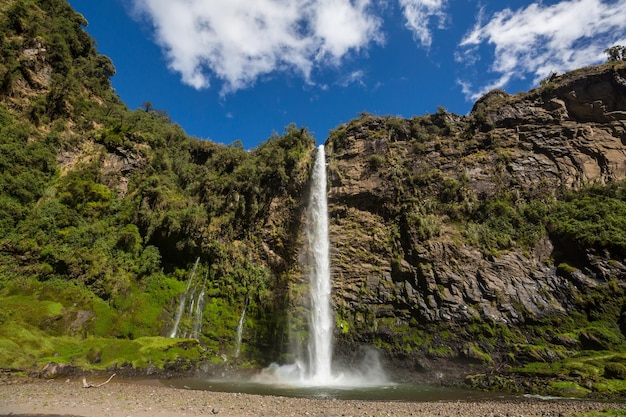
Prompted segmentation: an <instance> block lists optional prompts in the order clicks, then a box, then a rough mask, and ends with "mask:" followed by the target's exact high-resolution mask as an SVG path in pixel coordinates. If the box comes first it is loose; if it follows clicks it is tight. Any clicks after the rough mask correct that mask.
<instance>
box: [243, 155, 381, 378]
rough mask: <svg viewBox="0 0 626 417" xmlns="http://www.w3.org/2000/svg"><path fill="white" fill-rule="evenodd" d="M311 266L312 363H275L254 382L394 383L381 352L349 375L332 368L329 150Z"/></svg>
mask: <svg viewBox="0 0 626 417" xmlns="http://www.w3.org/2000/svg"><path fill="white" fill-rule="evenodd" d="M306 243H307V248H306V249H307V251H306V253H307V256H306V259H307V265H306V267H307V268H306V269H307V271H308V274H309V281H310V283H309V285H310V289H309V293H310V299H311V300H310V301H311V302H310V311H309V338H308V343H307V350H308V368H307V367H306V365H303V364H304V363H305V362H307V361H306V360H303V358H299V360H297V361H296V363H294V364H290V365H282V366H279V365H277V364H272V365H271V366H270V367H269V368H267V369H265V370H264V371H263V372H262V373H261V374H260V375H258V376H257V377H256V378H254V380H255V381H256V382H260V383H279V384H284V383H288V384H292V385H300V386H313V387H323V386H342V387H365V386H367V387H371V386H381V385H385V384H388V379H387V376H386V374H385V371H384V369H383V367H382V365H381V364H380V361H379V358H378V353H377V352H376V351H374V350H371V349H365V350H364V352H365V355H364V356H363V358H362V360H361V361H360V363H358V364H356V365H352V366H351V367H350V368H351V369H350V370H349V371H347V370H343V371H341V372H337V370H333V369H332V359H333V357H332V356H333V349H332V346H333V312H332V309H331V299H330V293H331V276H330V254H329V248H330V243H329V235H328V200H327V198H326V155H325V150H324V146H323V145H320V146H319V147H318V151H317V155H316V158H315V163H314V166H313V172H312V175H311V191H310V196H309V201H308V210H307V218H306Z"/></svg>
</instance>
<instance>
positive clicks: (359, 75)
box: [337, 70, 365, 87]
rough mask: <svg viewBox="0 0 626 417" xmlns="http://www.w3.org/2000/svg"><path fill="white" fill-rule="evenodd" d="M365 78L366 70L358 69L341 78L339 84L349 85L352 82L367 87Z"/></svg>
mask: <svg viewBox="0 0 626 417" xmlns="http://www.w3.org/2000/svg"><path fill="white" fill-rule="evenodd" d="M363 78H365V72H364V71H363V70H356V71H352V72H351V73H349V74H347V75H346V76H345V77H343V78H342V79H341V80H339V82H338V83H337V84H338V85H340V86H342V87H347V86H349V85H351V84H356V85H358V86H361V87H365V81H363Z"/></svg>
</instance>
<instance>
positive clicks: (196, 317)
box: [191, 272, 208, 339]
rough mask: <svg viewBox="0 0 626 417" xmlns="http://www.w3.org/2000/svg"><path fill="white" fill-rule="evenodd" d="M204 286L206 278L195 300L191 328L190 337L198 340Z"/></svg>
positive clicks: (200, 327)
mask: <svg viewBox="0 0 626 417" xmlns="http://www.w3.org/2000/svg"><path fill="white" fill-rule="evenodd" d="M207 274H208V272H207ZM205 284H206V277H205V278H204V281H203V282H202V289H201V290H200V294H198V298H197V299H196V309H195V310H194V312H193V325H192V326H191V337H193V338H195V339H200V331H201V330H202V312H203V311H204V286H205Z"/></svg>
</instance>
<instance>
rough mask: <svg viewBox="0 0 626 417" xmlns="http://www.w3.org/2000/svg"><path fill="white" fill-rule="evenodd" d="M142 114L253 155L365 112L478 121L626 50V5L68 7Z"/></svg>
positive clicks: (283, 0)
mask: <svg viewBox="0 0 626 417" xmlns="http://www.w3.org/2000/svg"><path fill="white" fill-rule="evenodd" d="M69 3H70V4H71V5H72V7H74V9H76V10H77V11H78V12H79V13H81V14H83V15H84V16H85V18H86V19H87V21H88V22H89V25H88V27H87V28H86V29H87V31H88V32H89V33H90V34H91V36H92V37H93V38H94V39H95V40H96V43H97V47H98V50H99V52H100V53H102V54H104V55H107V56H109V57H110V58H111V59H112V60H113V63H114V65H115V67H116V69H117V73H116V75H115V76H114V77H113V78H112V84H113V87H114V88H115V90H116V91H117V93H118V94H119V95H120V97H121V98H122V100H123V101H124V102H125V103H127V104H128V106H129V107H130V108H131V109H135V108H139V107H140V106H141V105H142V104H143V103H144V102H151V103H152V105H153V106H154V107H155V108H157V109H162V110H166V111H167V112H168V113H169V115H170V117H171V118H172V119H173V120H174V121H175V122H176V123H178V124H180V125H181V126H182V127H183V129H184V130H185V131H186V132H187V133H188V134H190V135H193V136H196V137H198V138H204V139H210V140H212V141H215V142H219V143H224V144H229V143H232V142H234V141H235V140H237V139H238V140H241V141H242V142H243V144H244V146H245V147H246V148H247V149H250V148H253V147H255V146H256V145H257V144H258V143H259V142H261V141H264V140H266V139H267V138H268V137H270V136H271V135H272V133H273V132H278V133H281V132H282V131H283V128H284V127H285V126H287V125H288V124H290V123H295V124H296V125H298V126H300V127H301V126H306V127H307V128H308V129H309V130H310V131H312V132H313V135H314V136H315V138H316V139H317V141H318V143H322V142H323V141H324V140H325V139H326V138H327V136H328V133H329V131H330V130H332V129H334V128H336V127H338V126H339V125H340V124H342V123H345V122H348V121H349V120H351V119H353V118H355V117H358V115H359V113H361V112H363V111H366V112H369V113H373V114H377V115H397V116H404V117H411V116H415V115H424V114H427V113H434V112H436V111H437V108H438V106H443V107H445V108H446V109H447V110H448V111H451V112H454V113H458V114H467V113H468V112H469V110H470V109H471V107H472V104H473V102H474V101H475V100H476V99H477V98H478V97H480V95H481V94H483V93H485V92H487V91H489V90H491V89H493V88H502V89H504V90H506V91H508V92H509V93H516V92H518V91H526V90H528V89H530V88H533V87H534V86H536V85H538V82H539V80H541V79H542V78H545V77H546V76H548V75H549V74H550V73H551V72H553V71H554V72H559V73H560V72H564V71H567V70H571V69H575V68H579V67H582V66H585V65H590V64H596V63H600V62H604V61H606V55H605V54H604V53H603V51H604V49H606V48H608V47H609V46H612V45H615V44H620V45H626V0H613V1H601V0H569V1H560V2H559V1H543V2H540V3H533V2H530V1H525V0H510V1H507V0H499V1H494V2H491V3H493V4H487V3H485V2H482V1H474V0H106V1H94V0H70V1H69Z"/></svg>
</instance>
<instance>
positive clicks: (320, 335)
mask: <svg viewBox="0 0 626 417" xmlns="http://www.w3.org/2000/svg"><path fill="white" fill-rule="evenodd" d="M307 243H308V254H309V267H310V270H309V282H310V289H309V291H310V296H311V311H310V318H309V320H310V323H309V324H310V329H309V342H308V350H309V378H310V380H311V382H312V383H313V384H325V383H328V382H330V381H331V376H332V371H331V362H332V344H333V326H332V322H333V315H332V312H331V307H330V290H331V285H330V259H329V242H328V202H327V198H326V156H325V152H324V146H323V145H320V146H319V148H318V150H317V156H316V158H315V165H314V167H313V174H312V178H311V193H310V197H309V210H308V217H307Z"/></svg>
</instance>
